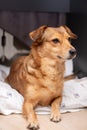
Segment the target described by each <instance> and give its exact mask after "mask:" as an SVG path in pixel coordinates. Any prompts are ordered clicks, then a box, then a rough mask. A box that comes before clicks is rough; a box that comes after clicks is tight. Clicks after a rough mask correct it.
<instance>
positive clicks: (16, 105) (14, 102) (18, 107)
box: [0, 65, 87, 115]
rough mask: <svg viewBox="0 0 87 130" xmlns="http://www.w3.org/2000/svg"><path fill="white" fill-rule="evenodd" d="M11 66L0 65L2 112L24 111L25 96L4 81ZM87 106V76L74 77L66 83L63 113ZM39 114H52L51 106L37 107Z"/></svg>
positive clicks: (0, 101)
mask: <svg viewBox="0 0 87 130" xmlns="http://www.w3.org/2000/svg"><path fill="white" fill-rule="evenodd" d="M8 73H9V68H8V67H5V66H1V65H0V113H1V114H4V115H9V114H11V113H22V104H23V101H24V98H23V96H22V95H20V94H19V93H18V92H17V91H16V90H15V89H13V88H11V86H10V85H8V84H7V83H5V82H4V79H5V77H6V76H7V75H8ZM86 107H87V77H85V78H82V79H73V80H70V81H66V82H65V83H64V89H63V100H62V103H61V108H60V110H61V113H65V112H74V111H79V110H82V109H84V108H86ZM35 111H36V113H37V114H50V111H51V108H50V106H46V107H42V106H37V108H35Z"/></svg>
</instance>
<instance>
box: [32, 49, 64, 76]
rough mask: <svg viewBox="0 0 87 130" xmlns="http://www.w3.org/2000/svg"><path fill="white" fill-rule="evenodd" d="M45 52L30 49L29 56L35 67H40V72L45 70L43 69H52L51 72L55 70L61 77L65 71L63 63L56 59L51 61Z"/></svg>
mask: <svg viewBox="0 0 87 130" xmlns="http://www.w3.org/2000/svg"><path fill="white" fill-rule="evenodd" d="M45 52H46V51H44V50H42V49H41V47H32V49H31V53H30V54H31V55H32V57H33V60H34V62H35V63H36V65H37V67H40V68H41V70H46V69H45V68H49V69H51V68H52V71H54V70H56V71H57V73H61V74H62V75H63V73H64V70H65V61H62V60H60V59H58V58H55V59H53V58H52V57H51V56H50V55H49V56H48V55H47V54H46V53H45ZM60 68H61V69H60ZM53 73H54V72H53ZM53 73H52V74H53Z"/></svg>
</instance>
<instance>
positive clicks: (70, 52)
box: [29, 26, 77, 61]
mask: <svg viewBox="0 0 87 130" xmlns="http://www.w3.org/2000/svg"><path fill="white" fill-rule="evenodd" d="M29 35H30V38H31V39H32V40H33V41H34V44H33V45H34V46H41V47H42V49H43V50H41V51H43V54H44V55H45V56H46V55H47V56H49V57H51V58H55V59H59V60H62V61H65V60H67V59H71V58H74V57H75V56H76V50H75V48H74V47H73V46H72V45H71V42H70V39H76V38H77V36H76V35H75V34H74V33H72V32H71V30H70V29H69V28H68V27H67V26H60V27H58V28H53V27H47V26H41V27H40V28H38V29H37V30H35V31H33V32H31V33H30V34H29Z"/></svg>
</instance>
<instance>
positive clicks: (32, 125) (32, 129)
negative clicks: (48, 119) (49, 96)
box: [27, 122, 40, 130]
mask: <svg viewBox="0 0 87 130" xmlns="http://www.w3.org/2000/svg"><path fill="white" fill-rule="evenodd" d="M39 128H40V127H39V123H38V122H30V123H29V125H28V126H27V129H30V130H38V129H39Z"/></svg>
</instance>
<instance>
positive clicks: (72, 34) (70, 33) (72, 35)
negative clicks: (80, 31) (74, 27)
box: [63, 25, 77, 39]
mask: <svg viewBox="0 0 87 130" xmlns="http://www.w3.org/2000/svg"><path fill="white" fill-rule="evenodd" d="M63 27H64V28H65V30H66V32H67V33H68V34H69V35H70V37H71V38H72V39H77V35H76V34H74V33H73V32H72V31H71V30H70V29H69V28H68V27H67V26H66V25H64V26H63Z"/></svg>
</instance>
